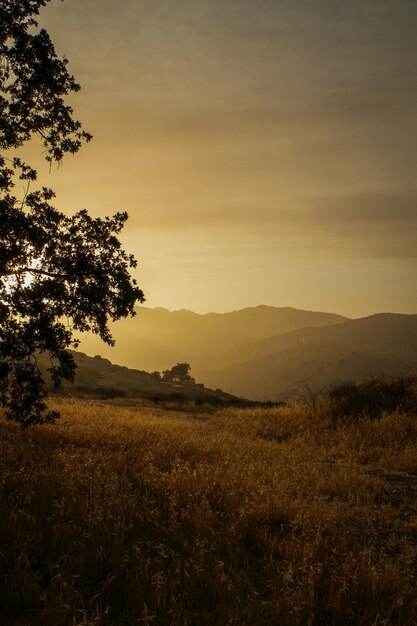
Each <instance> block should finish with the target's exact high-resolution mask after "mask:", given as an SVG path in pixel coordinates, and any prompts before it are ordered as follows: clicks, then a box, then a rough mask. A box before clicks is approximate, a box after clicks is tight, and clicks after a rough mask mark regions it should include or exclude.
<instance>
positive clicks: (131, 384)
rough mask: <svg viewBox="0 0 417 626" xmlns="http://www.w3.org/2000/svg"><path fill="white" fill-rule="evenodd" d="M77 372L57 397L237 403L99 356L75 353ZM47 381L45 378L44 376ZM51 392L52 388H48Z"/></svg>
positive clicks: (43, 358)
mask: <svg viewBox="0 0 417 626" xmlns="http://www.w3.org/2000/svg"><path fill="white" fill-rule="evenodd" d="M74 357H75V361H76V364H77V371H76V376H75V381H74V384H69V383H65V382H63V383H62V385H61V386H60V387H59V389H58V391H59V393H62V392H64V393H65V392H68V393H71V394H73V393H82V394H87V395H91V394H93V395H94V394H95V395H100V396H102V397H109V398H111V397H117V396H129V397H133V398H135V397H136V398H151V399H154V400H159V399H160V400H164V399H165V400H167V399H173V400H176V401H178V400H192V401H195V400H201V401H205V402H208V403H210V402H211V403H214V404H229V403H233V402H234V401H239V399H238V398H235V397H234V396H232V395H231V394H228V393H223V392H222V391H221V390H220V389H217V390H215V391H214V390H213V389H207V388H205V387H204V385H202V384H198V383H194V382H175V383H174V382H164V381H162V380H159V379H158V378H155V376H153V375H152V374H150V373H148V372H143V371H140V370H134V369H129V368H127V367H124V366H120V365H114V364H113V363H111V362H110V361H109V360H108V359H103V358H102V357H100V356H95V357H89V356H87V355H86V354H83V353H82V352H75V353H74ZM38 364H39V366H40V369H41V370H42V371H43V372H44V373H45V372H46V369H47V367H48V366H49V361H48V359H47V357H46V356H45V355H39V356H38ZM46 379H47V380H48V375H47V374H46ZM49 388H50V390H52V386H51V385H50V384H49Z"/></svg>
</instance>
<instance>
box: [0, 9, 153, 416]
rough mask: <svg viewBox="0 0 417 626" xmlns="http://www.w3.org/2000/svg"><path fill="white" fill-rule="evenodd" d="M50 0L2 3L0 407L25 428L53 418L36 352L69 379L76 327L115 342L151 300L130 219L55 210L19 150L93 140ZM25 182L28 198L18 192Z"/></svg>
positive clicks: (60, 150)
mask: <svg viewBox="0 0 417 626" xmlns="http://www.w3.org/2000/svg"><path fill="white" fill-rule="evenodd" d="M48 2H49V0H0V149H1V151H2V154H1V155H0V403H1V405H2V406H3V407H4V408H5V414H6V417H7V418H8V419H13V420H16V421H17V422H20V424H21V425H22V426H24V427H27V426H29V425H31V424H35V423H45V422H53V421H54V420H55V419H57V417H59V416H58V414H57V413H56V412H50V411H48V409H47V406H46V403H45V395H46V392H45V383H44V380H43V377H42V375H41V373H40V371H39V369H38V366H37V362H36V355H37V354H38V353H39V352H46V353H49V355H50V357H51V367H50V368H49V372H50V375H51V378H52V380H53V382H54V384H55V385H58V384H59V382H60V381H61V380H62V379H67V380H72V379H73V377H74V373H75V363H74V359H73V357H72V355H71V353H70V352H69V351H68V349H69V348H76V347H77V345H78V341H77V340H76V339H75V336H74V331H81V332H86V331H92V332H93V333H96V334H98V335H99V336H100V337H101V338H102V339H103V341H105V342H106V343H108V344H110V345H113V343H114V341H113V339H112V336H111V334H110V332H109V327H108V322H109V320H113V321H115V320H118V319H120V318H122V317H126V316H128V315H134V305H135V303H136V302H137V301H139V302H143V301H144V296H143V293H142V291H141V289H139V287H138V286H137V284H136V281H135V280H134V279H132V278H131V276H130V270H131V268H134V267H136V261H135V259H134V258H133V256H131V255H128V254H127V253H126V252H125V251H124V250H123V249H122V247H121V244H120V241H119V239H118V237H117V235H118V234H119V233H120V231H121V230H122V228H123V226H124V224H125V222H126V219H127V214H126V213H116V214H115V215H114V216H113V217H105V218H103V219H93V218H92V217H90V216H89V214H88V213H87V211H85V210H82V211H79V212H78V213H76V214H75V215H73V216H67V215H65V214H64V213H62V212H60V211H58V210H57V209H56V208H55V207H54V206H53V205H52V204H51V200H52V199H53V197H54V193H53V192H52V190H50V189H47V188H45V187H42V188H41V189H40V190H37V191H30V184H31V183H33V181H35V180H36V178H37V175H36V171H35V170H34V169H33V168H32V167H30V166H29V165H28V164H27V163H24V162H23V161H22V160H21V159H20V158H18V157H16V156H13V155H11V154H10V153H11V151H12V150H13V149H17V148H20V147H21V146H22V145H23V144H24V143H25V142H27V141H29V140H31V139H32V138H34V137H36V136H37V137H39V138H40V140H41V141H42V143H43V146H44V149H45V157H46V159H47V160H48V161H49V162H50V163H53V162H60V161H61V160H62V158H63V157H64V155H65V154H66V153H76V152H77V151H78V150H79V148H80V146H81V144H82V142H83V141H89V140H90V139H91V135H90V134H89V133H87V132H85V131H84V130H82V128H81V124H80V122H79V121H77V120H75V119H74V118H73V110H72V108H71V107H70V106H68V105H67V104H66V103H65V100H64V98H65V96H66V95H68V94H69V93H70V92H76V91H78V90H79V88H80V87H79V85H78V84H77V83H76V82H75V80H74V77H73V76H71V75H70V74H69V73H68V71H67V63H68V62H67V60H66V59H59V58H58V57H57V55H56V52H55V49H54V46H53V44H52V42H51V39H50V37H49V35H48V33H47V32H46V31H45V30H39V29H38V22H37V16H38V14H39V9H40V8H41V7H42V6H44V5H46V4H47V3H48ZM19 180H22V181H25V184H26V185H27V191H26V194H25V196H24V197H23V198H21V199H19V198H17V197H16V196H15V195H14V193H13V192H14V187H15V185H16V182H18V181H19Z"/></svg>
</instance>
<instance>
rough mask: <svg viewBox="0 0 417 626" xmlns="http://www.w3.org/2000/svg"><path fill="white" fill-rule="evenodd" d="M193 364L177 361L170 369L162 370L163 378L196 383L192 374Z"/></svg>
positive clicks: (171, 380) (173, 381)
mask: <svg viewBox="0 0 417 626" xmlns="http://www.w3.org/2000/svg"><path fill="white" fill-rule="evenodd" d="M190 371H191V366H190V364H189V363H177V364H176V365H174V366H173V367H171V369H170V370H165V371H164V372H162V380H164V381H165V382H171V383H194V382H195V380H194V378H192V376H190Z"/></svg>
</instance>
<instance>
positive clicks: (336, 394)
mask: <svg viewBox="0 0 417 626" xmlns="http://www.w3.org/2000/svg"><path fill="white" fill-rule="evenodd" d="M328 397H329V399H330V405H331V406H330V410H331V412H332V415H333V416H334V417H336V418H337V417H353V418H359V417H363V416H367V417H371V418H374V419H377V418H380V417H382V415H383V413H385V412H393V411H401V412H408V411H412V410H415V408H416V405H417V377H416V376H400V377H398V378H395V379H393V380H383V379H379V378H376V379H373V380H370V381H365V382H360V383H353V382H346V383H343V384H342V385H339V386H337V387H334V388H333V389H332V390H331V391H330V392H329V394H328Z"/></svg>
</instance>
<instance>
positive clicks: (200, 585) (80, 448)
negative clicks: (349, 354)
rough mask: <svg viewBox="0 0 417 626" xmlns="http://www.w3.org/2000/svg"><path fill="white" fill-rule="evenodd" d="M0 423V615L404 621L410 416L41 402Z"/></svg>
mask: <svg viewBox="0 0 417 626" xmlns="http://www.w3.org/2000/svg"><path fill="white" fill-rule="evenodd" d="M55 403H56V404H58V407H57V408H58V409H59V410H60V411H61V413H62V419H61V422H60V423H59V424H57V425H55V426H48V427H40V428H33V429H31V430H29V431H28V432H22V431H21V430H19V429H18V428H17V427H15V426H14V425H12V424H6V423H5V422H0V498H1V499H0V503H1V504H0V598H1V601H2V602H1V608H0V623H2V624H6V625H7V626H18V625H20V626H23V625H25V624H33V625H35V626H40V625H48V626H49V625H56V626H75V625H79V626H80V625H85V626H87V625H91V626H92V625H100V626H101V625H103V626H105V625H119V624H120V625H128V626H129V625H132V626H133V625H139V624H154V625H157V626H165V625H166V626H169V625H172V626H174V625H178V626H198V625H207V626H216V625H219V626H223V625H226V624H236V625H238V624H239V625H247V626H265V625H274V626H275V625H276V626H278V625H282V626H292V625H294V626H295V625H300V626H301V625H302V626H304V625H305V626H308V625H311V626H313V625H319V624H320V625H322V624H323V625H330V624H333V625H339V624H340V625H348V624H349V625H352V626H353V625H355V626H356V625H366V626H369V625H374V626H383V625H389V624H397V625H401V626H406V625H409V624H417V594H416V570H417V545H416V543H417V519H416V500H415V496H416V490H417V485H416V481H417V479H414V478H413V475H417V449H416V442H417V418H416V416H415V415H410V414H397V413H393V414H390V415H385V416H384V417H383V418H382V419H380V420H371V419H367V418H363V419H360V420H350V421H349V420H339V421H337V422H335V420H334V419H332V416H331V413H330V411H329V407H328V406H326V401H325V400H323V401H321V402H319V403H317V404H316V405H315V406H314V407H311V406H303V405H293V406H291V407H282V408H274V409H268V410H265V409H227V410H223V411H219V412H217V413H215V414H212V415H203V414H200V415H197V417H196V416H195V415H194V416H193V415H191V414H190V415H187V413H186V411H182V412H175V411H169V412H165V413H164V412H163V411H162V410H161V409H157V408H154V407H151V406H146V405H138V406H126V407H123V406H116V405H115V404H113V405H112V404H111V403H109V404H100V403H94V402H83V401H79V400H78V401H76V400H74V401H71V400H65V401H59V400H56V401H55Z"/></svg>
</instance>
